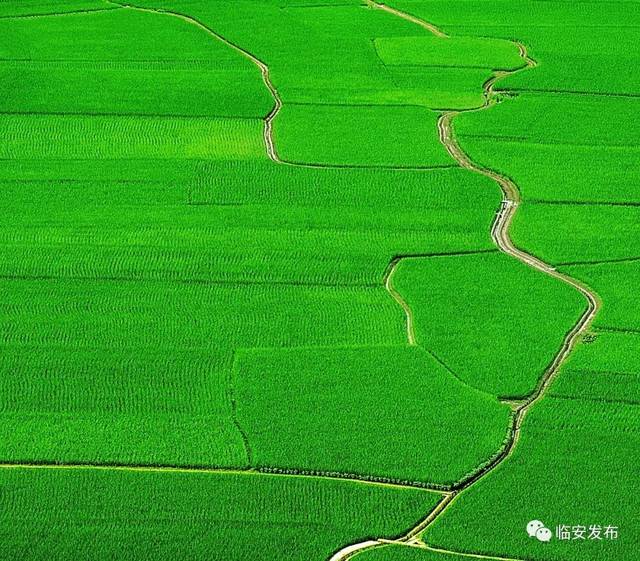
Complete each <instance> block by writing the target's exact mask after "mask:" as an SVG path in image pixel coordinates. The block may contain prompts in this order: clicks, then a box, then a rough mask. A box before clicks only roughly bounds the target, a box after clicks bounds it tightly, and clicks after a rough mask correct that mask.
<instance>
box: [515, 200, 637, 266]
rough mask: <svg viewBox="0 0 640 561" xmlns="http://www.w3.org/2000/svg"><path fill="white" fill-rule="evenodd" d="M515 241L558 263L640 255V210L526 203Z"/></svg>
mask: <svg viewBox="0 0 640 561" xmlns="http://www.w3.org/2000/svg"><path fill="white" fill-rule="evenodd" d="M513 239H514V241H515V242H516V243H517V244H518V245H519V246H521V247H526V248H528V249H529V250H531V251H533V252H535V253H536V254H537V255H539V256H541V257H542V258H543V259H545V260H546V261H549V262H551V263H555V264H564V263H567V264H569V263H575V262H577V263H597V262H601V261H611V260H614V261H615V260H623V259H634V258H637V257H638V256H640V207H638V206H625V205H610V204H606V203H605V204H593V205H589V204H574V203H571V202H568V203H567V204H548V203H532V204H527V203H525V204H523V205H522V209H521V210H519V211H518V215H516V218H515V220H514V225H513Z"/></svg>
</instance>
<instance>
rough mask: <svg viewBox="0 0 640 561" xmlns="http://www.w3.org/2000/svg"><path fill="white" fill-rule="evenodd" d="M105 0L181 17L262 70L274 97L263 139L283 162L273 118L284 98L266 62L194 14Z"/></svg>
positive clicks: (275, 158) (269, 151)
mask: <svg viewBox="0 0 640 561" xmlns="http://www.w3.org/2000/svg"><path fill="white" fill-rule="evenodd" d="M105 1H106V2H108V3H109V4H113V5H114V6H118V7H120V8H123V9H128V10H136V11H139V12H146V13H152V14H159V15H166V16H169V17H175V18H178V19H181V20H183V21H185V22H187V23H189V24H191V25H194V26H196V27H197V28H199V29H201V30H202V31H204V32H206V33H208V34H209V35H211V36H212V37H214V38H215V39H216V40H218V41H220V42H222V43H224V44H225V45H227V46H228V47H230V48H231V49H233V50H234V51H236V52H237V53H239V54H241V55H242V56H243V57H245V58H247V59H249V61H251V62H252V63H253V64H254V65H255V66H256V67H257V68H258V70H259V71H260V74H261V76H262V81H263V82H264V84H265V86H266V87H267V89H268V90H269V94H270V95H271V97H272V98H273V107H272V108H271V110H270V111H269V113H267V115H266V116H265V117H264V118H263V119H262V120H263V122H264V132H263V139H264V143H265V147H266V150H267V155H268V156H269V159H271V160H273V161H274V162H281V160H280V158H279V156H278V152H277V151H276V148H275V144H274V141H273V120H274V119H275V118H276V116H277V115H278V113H279V112H280V109H281V108H282V100H281V99H280V94H279V93H278V90H277V89H276V88H275V86H274V85H273V83H272V82H271V76H270V74H269V67H268V66H267V65H266V64H265V63H264V62H262V61H261V60H260V59H259V58H258V57H256V56H255V55H254V54H253V53H250V52H249V51H247V50H245V49H243V48H242V47H240V46H239V45H237V44H236V43H234V42H233V41H230V40H229V39H227V38H226V37H225V36H224V35H221V34H220V33H218V32H216V31H214V30H213V29H212V28H210V27H209V26H208V25H205V24H204V23H203V22H201V21H200V20H199V19H197V18H195V17H193V16H189V15H187V14H183V13H180V12H175V11H172V10H164V9H160V8H144V7H141V6H136V5H134V4H125V3H120V2H117V1H116V0H105Z"/></svg>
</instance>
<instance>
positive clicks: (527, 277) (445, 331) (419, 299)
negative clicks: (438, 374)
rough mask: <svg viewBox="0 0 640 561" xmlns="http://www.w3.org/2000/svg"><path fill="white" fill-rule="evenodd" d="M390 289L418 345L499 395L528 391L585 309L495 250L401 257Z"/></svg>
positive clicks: (566, 290)
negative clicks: (407, 311)
mask: <svg viewBox="0 0 640 561" xmlns="http://www.w3.org/2000/svg"><path fill="white" fill-rule="evenodd" d="M394 284H395V286H396V288H397V290H398V291H399V292H400V294H402V296H403V297H404V298H405V300H406V301H407V303H408V304H409V306H410V307H411V309H412V310H413V313H414V316H415V329H416V338H417V341H418V343H419V344H421V345H423V346H424V347H425V348H427V349H429V350H430V351H433V352H434V353H435V354H436V356H438V357H439V358H440V359H441V360H442V361H443V362H445V363H446V364H447V365H448V366H449V367H450V368H451V369H452V370H453V371H454V372H455V373H456V374H457V375H458V376H459V377H460V378H461V379H463V380H464V381H465V382H466V383H468V384H469V385H471V386H473V387H475V388H478V389H480V390H483V391H486V392H489V393H491V394H494V395H498V396H502V397H522V396H524V395H527V394H529V393H530V392H531V391H533V389H534V387H535V386H536V383H537V381H538V379H539V378H540V377H541V376H542V374H543V372H544V371H545V369H546V367H547V366H548V364H549V363H550V362H551V360H552V358H553V356H554V355H555V353H556V352H557V351H558V349H559V348H560V345H561V343H562V340H563V338H564V334H565V333H566V332H567V331H569V330H570V329H571V327H572V326H573V324H574V322H575V321H576V320H577V318H578V317H579V316H580V313H581V311H582V310H583V309H584V307H585V305H586V302H585V301H584V300H583V298H582V297H581V296H580V295H579V294H578V293H577V291H575V290H574V289H572V288H571V287H568V286H566V285H565V284H563V283H561V282H560V281H557V280H555V279H551V278H550V277H548V276H545V275H541V274H540V273H539V272H538V271H535V270H533V269H531V268H529V267H527V266H525V265H523V264H521V263H519V262H517V261H516V260H515V259H512V258H511V257H508V256H505V255H502V254H498V253H489V254H484V255H464V256H448V257H433V258H429V259H415V260H414V259H411V260H406V261H403V262H401V264H400V266H399V268H398V273H397V275H396V276H395V277H394ZM522 286H526V287H527V291H526V293H523V292H522V290H521V287H522ZM541 316H543V317H544V318H545V321H544V323H540V321H539V318H540V317H541Z"/></svg>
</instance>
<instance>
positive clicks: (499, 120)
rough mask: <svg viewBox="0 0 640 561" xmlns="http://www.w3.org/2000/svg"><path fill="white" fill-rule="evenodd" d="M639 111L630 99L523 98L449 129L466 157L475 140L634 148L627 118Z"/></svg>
mask: <svg viewBox="0 0 640 561" xmlns="http://www.w3.org/2000/svg"><path fill="white" fill-rule="evenodd" d="M639 110H640V99H636V98H624V97H610V98H604V99H600V98H598V97H590V96H572V97H569V98H567V96H566V95H544V94H532V93H526V94H525V93H523V94H520V95H519V96H518V97H517V98H516V99H511V100H508V102H505V103H501V104H498V105H496V106H494V107H491V108H490V109H488V110H487V111H486V112H471V113H465V114H463V115H460V116H459V117H458V118H457V119H456V122H455V129H456V133H457V134H458V135H459V136H460V138H461V140H462V141H463V142H462V144H463V147H465V148H468V149H469V152H470V154H471V155H472V156H473V147H472V146H473V139H474V138H476V137H480V138H485V139H491V140H496V141H519V142H526V143H532V144H545V145H548V144H560V145H572V146H597V147H600V146H603V145H605V146H617V147H627V146H631V147H634V146H636V141H637V137H638V130H637V124H636V122H635V121H634V120H633V119H629V118H628V116H629V114H637V113H638V111H639ZM603 113H605V115H603ZM540 115H544V119H541V118H540ZM612 121H615V123H616V126H615V127H612V126H611V122H612ZM498 146H499V144H498V145H497V146H496V148H497V147H498Z"/></svg>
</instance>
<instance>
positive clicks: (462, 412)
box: [235, 347, 509, 485]
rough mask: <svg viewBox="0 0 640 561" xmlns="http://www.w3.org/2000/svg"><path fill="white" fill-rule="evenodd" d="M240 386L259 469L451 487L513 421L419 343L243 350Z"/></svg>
mask: <svg viewBox="0 0 640 561" xmlns="http://www.w3.org/2000/svg"><path fill="white" fill-rule="evenodd" d="M400 373H401V374H400ZM235 386H236V392H235V393H236V396H237V399H238V420H239V422H240V424H241V425H242V426H243V427H244V428H245V430H246V432H247V435H248V438H249V442H250V443H251V445H252V449H253V456H254V462H255V465H256V467H264V466H267V467H275V468H280V469H283V470H286V469H287V468H298V469H302V470H305V471H312V472H333V471H337V472H341V473H356V474H359V475H370V476H374V477H378V478H391V479H394V480H402V481H411V482H419V483H436V484H440V485H442V484H452V483H454V482H456V481H458V480H460V479H462V478H463V476H464V475H466V474H467V473H469V472H471V471H473V470H474V469H476V468H477V467H478V466H479V465H481V464H483V463H484V462H486V461H487V460H489V459H490V458H491V456H493V454H494V453H495V451H496V450H498V449H499V448H500V446H501V444H502V442H503V440H504V438H505V436H506V432H507V426H508V418H509V408H508V407H507V406H506V405H501V404H499V403H498V401H497V400H496V399H495V398H492V397H491V396H488V395H486V394H483V393H481V392H479V391H477V390H474V389H472V388H469V387H468V386H466V385H465V384H463V383H462V382H460V381H459V380H457V379H456V378H455V377H454V376H452V375H451V374H450V373H449V372H447V370H445V369H444V368H443V367H442V366H441V365H440V364H438V362H436V361H435V360H434V359H433V358H432V357H431V356H429V354H427V353H426V352H425V351H424V350H422V349H420V348H410V347H377V348H353V349H290V350H278V349H264V350H250V351H242V352H240V353H239V354H238V360H237V363H236V370H235ZM398 396H402V399H401V400H400V399H398Z"/></svg>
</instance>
